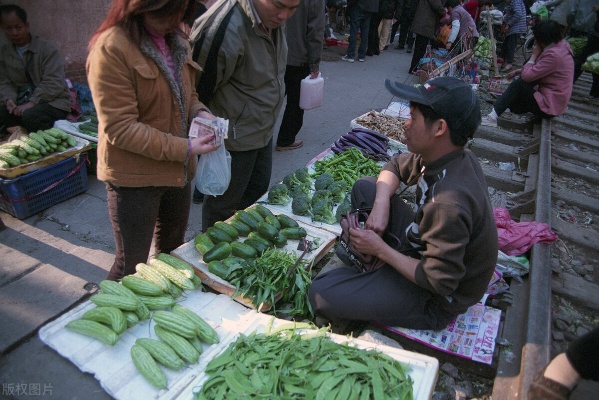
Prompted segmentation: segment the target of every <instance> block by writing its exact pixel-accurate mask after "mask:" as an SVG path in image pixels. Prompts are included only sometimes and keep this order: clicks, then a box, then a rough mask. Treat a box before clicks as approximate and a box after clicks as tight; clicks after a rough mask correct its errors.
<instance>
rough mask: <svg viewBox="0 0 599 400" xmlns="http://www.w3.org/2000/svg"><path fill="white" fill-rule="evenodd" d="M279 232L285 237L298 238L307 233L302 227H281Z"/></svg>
mask: <svg viewBox="0 0 599 400" xmlns="http://www.w3.org/2000/svg"><path fill="white" fill-rule="evenodd" d="M280 232H281V233H282V234H283V235H285V237H286V238H287V239H294V240H299V239H301V238H303V237H305V236H306V235H307V232H306V230H305V229H304V228H302V227H299V228H283V229H281V230H280Z"/></svg>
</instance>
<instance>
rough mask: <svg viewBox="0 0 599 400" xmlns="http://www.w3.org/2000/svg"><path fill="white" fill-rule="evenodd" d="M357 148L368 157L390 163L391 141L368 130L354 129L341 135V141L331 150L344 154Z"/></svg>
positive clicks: (337, 141) (332, 146)
mask: <svg viewBox="0 0 599 400" xmlns="http://www.w3.org/2000/svg"><path fill="white" fill-rule="evenodd" d="M350 148H356V149H358V150H360V151H361V152H362V154H364V156H365V157H368V158H370V159H373V160H377V161H388V160H389V154H387V149H388V148H389V139H388V138H387V137H385V136H383V135H381V134H380V133H378V132H376V131H373V130H370V129H366V128H360V127H358V128H353V129H352V130H351V131H350V132H348V133H346V134H345V135H341V137H340V138H339V139H337V140H336V141H335V143H333V144H332V145H331V150H333V152H334V153H336V154H338V153H342V152H344V151H345V150H347V149H350Z"/></svg>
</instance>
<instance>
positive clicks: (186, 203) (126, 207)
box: [106, 183, 191, 280]
mask: <svg viewBox="0 0 599 400" xmlns="http://www.w3.org/2000/svg"><path fill="white" fill-rule="evenodd" d="M106 191H107V202H108V215H109V217H110V222H111V224H112V231H113V234H114V242H115V246H116V254H115V260H114V264H113V265H112V268H111V269H110V273H109V274H108V279H112V280H117V279H120V278H122V277H123V276H125V275H130V274H134V273H135V266H136V265H137V264H138V263H145V262H147V260H148V256H149V253H150V248H151V245H152V239H154V238H155V239H156V242H155V247H156V252H157V253H169V252H171V251H173V250H174V249H176V248H177V247H179V246H181V245H182V244H183V243H184V242H185V230H186V229H187V221H188V219H189V207H190V202H191V184H190V183H188V184H187V185H185V187H182V188H180V187H154V186H148V187H118V186H114V185H111V184H106Z"/></svg>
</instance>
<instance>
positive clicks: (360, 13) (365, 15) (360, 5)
mask: <svg viewBox="0 0 599 400" xmlns="http://www.w3.org/2000/svg"><path fill="white" fill-rule="evenodd" d="M347 10H348V12H349V40H348V42H349V45H348V47H347V54H346V55H344V56H343V57H341V59H342V60H344V61H348V62H350V63H353V62H354V61H355V57H356V43H357V42H358V32H359V33H360V47H359V48H358V61H360V62H363V61H364V60H365V59H366V49H367V47H368V34H369V31H370V18H371V17H372V15H373V14H374V13H376V12H378V10H379V0H351V1H349V2H348V3H347Z"/></svg>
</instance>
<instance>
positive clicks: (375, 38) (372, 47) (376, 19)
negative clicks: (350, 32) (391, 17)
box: [366, 13, 383, 55]
mask: <svg viewBox="0 0 599 400" xmlns="http://www.w3.org/2000/svg"><path fill="white" fill-rule="evenodd" d="M382 20H383V14H379V13H374V14H372V17H370V29H369V30H368V48H367V49H366V55H373V54H379V53H380V51H379V41H380V37H379V24H380V23H381V21H382Z"/></svg>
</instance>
